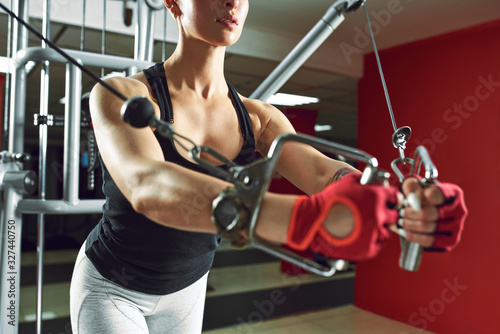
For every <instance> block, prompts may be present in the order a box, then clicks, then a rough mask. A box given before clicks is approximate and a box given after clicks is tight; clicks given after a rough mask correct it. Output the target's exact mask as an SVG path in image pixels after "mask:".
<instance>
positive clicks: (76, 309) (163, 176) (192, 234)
mask: <svg viewBox="0 0 500 334" xmlns="http://www.w3.org/2000/svg"><path fill="white" fill-rule="evenodd" d="M164 2H165V5H166V7H167V8H168V9H169V10H170V12H171V14H172V15H173V16H174V18H175V19H176V22H177V26H178V29H179V41H178V45H177V48H176V50H175V52H174V53H173V54H172V56H171V57H170V58H169V59H167V60H166V61H165V62H164V63H161V64H157V65H156V66H154V67H152V68H150V69H147V70H145V71H144V72H141V73H138V74H137V75H134V76H132V77H129V78H114V79H109V80H108V83H110V84H111V85H113V86H114V87H115V88H116V89H118V91H120V92H121V93H122V94H124V95H125V96H128V97H133V96H139V95H142V96H146V97H147V98H148V99H149V100H150V102H151V103H152V104H153V106H154V109H155V113H156V116H158V117H160V118H161V119H163V120H166V121H170V122H171V123H172V125H173V127H174V129H175V131H176V132H177V133H179V134H182V135H184V136H186V137H188V138H190V139H192V140H193V141H194V142H196V143H197V144H198V145H205V146H209V147H211V148H213V149H215V150H216V151H218V152H220V153H222V154H223V155H224V156H226V157H229V158H230V159H232V160H234V161H235V162H236V163H237V164H240V165H244V164H247V163H248V162H250V161H251V159H252V158H253V156H254V151H258V152H260V153H261V154H263V155H265V154H267V151H268V149H269V147H270V145H271V142H272V141H273V140H274V139H275V138H276V137H277V136H278V135H279V134H282V133H286V132H292V133H293V132H294V129H293V127H292V126H291V124H290V123H289V122H288V120H287V119H286V118H285V117H284V116H283V114H282V113H281V112H279V110H277V109H275V108H274V107H272V106H270V105H268V104H265V103H263V102H261V101H257V100H251V99H248V98H245V97H243V96H241V95H239V94H238V93H237V92H236V91H235V90H234V88H233V87H232V86H231V85H230V84H228V83H227V82H226V81H225V79H224V72H223V63H224V54H225V49H226V47H227V46H229V45H232V44H233V43H235V42H236V41H237V40H238V38H239V37H240V34H241V31H242V28H243V25H244V22H245V18H246V16H247V13H248V7H249V2H248V0H225V1H224V0H204V1H196V0H164ZM90 104H91V114H92V120H93V125H94V130H95V133H96V139H97V142H98V146H99V151H100V157H101V159H102V160H101V161H102V164H103V176H104V185H103V190H104V193H105V195H106V205H105V206H104V208H103V210H104V213H103V218H102V219H101V221H100V222H99V224H98V225H97V227H96V228H95V229H94V230H93V231H92V232H91V234H90V235H89V237H88V238H87V240H86V242H85V244H84V246H83V247H82V250H81V251H80V254H79V256H78V259H77V261H76V264H75V271H74V276H73V280H72V286H71V320H72V326H73V331H74V333H92V334H95V333H107V334H109V333H120V334H123V333H200V332H201V323H202V316H203V305H204V297H205V288H206V279H207V274H208V271H209V270H210V267H211V264H212V260H213V254H214V251H215V249H216V248H217V246H218V244H219V242H220V241H219V240H220V237H218V236H217V230H216V228H215V227H214V224H213V223H212V221H211V203H212V201H213V199H214V198H215V197H216V196H217V195H218V194H219V193H220V192H221V191H222V190H224V189H225V188H226V187H228V186H229V184H228V183H227V182H226V181H224V180H221V179H218V178H215V177H213V176H211V175H208V173H207V172H205V171H204V170H203V169H202V168H200V167H199V166H198V165H196V164H195V163H194V162H193V161H192V160H191V159H190V158H189V157H188V155H187V152H185V151H184V150H183V149H181V148H180V147H179V145H178V144H176V143H173V142H172V141H171V140H168V139H164V138H161V137H160V136H159V135H158V134H157V133H156V132H155V129H152V128H144V129H134V128H132V127H130V126H129V125H127V124H125V123H124V122H123V120H122V119H121V117H120V109H121V106H122V101H121V100H120V99H118V98H116V97H115V96H114V95H112V94H111V93H109V92H108V91H107V90H106V89H104V88H103V87H102V86H100V85H97V86H96V87H95V88H94V89H93V91H92V94H91V98H90ZM228 138H229V139H230V140H228ZM290 146H291V145H287V146H286V147H285V148H284V150H283V152H282V154H281V156H280V159H279V162H278V164H277V167H276V169H277V171H278V172H279V173H280V174H281V175H282V176H284V177H285V178H287V179H289V180H290V181H291V182H293V183H294V184H295V185H296V186H298V187H299V188H300V189H302V190H303V191H304V192H306V193H307V194H316V195H314V196H311V197H305V196H304V197H300V198H298V197H297V196H292V195H277V194H271V193H269V194H268V195H267V196H266V198H265V200H264V202H263V206H262V209H261V213H260V216H259V221H258V224H257V226H256V233H257V234H258V235H259V236H260V237H261V238H263V239H265V240H267V241H269V242H275V243H280V244H288V245H290V246H292V247H293V248H296V249H311V250H314V251H319V252H321V253H322V254H325V255H327V256H332V257H338V258H347V259H354V260H361V259H366V258H370V257H373V256H375V255H376V254H377V252H378V249H379V247H380V242H381V241H382V240H383V239H385V238H387V233H388V232H387V230H386V229H385V227H384V225H385V224H389V223H390V224H395V223H396V221H397V217H398V213H397V211H396V210H392V209H390V208H388V207H387V203H389V204H391V205H392V206H393V207H396V206H397V203H398V201H399V200H398V191H397V190H396V189H394V188H385V187H382V186H370V187H362V186H360V185H359V172H358V171H357V170H355V169H353V168H352V167H350V166H349V165H347V164H344V163H342V162H339V161H335V160H332V159H329V158H327V157H325V156H324V155H322V154H320V153H319V152H317V151H316V150H314V149H312V148H310V147H306V146H304V145H295V146H294V147H293V148H291V147H290ZM202 157H203V158H205V159H207V160H208V161H210V162H211V163H213V164H216V165H220V164H221V162H219V161H217V160H216V159H214V158H212V157H210V156H203V155H202ZM345 174H352V175H349V176H346V177H344V178H342V180H340V181H338V182H334V183H332V181H337V180H338V179H340V178H341V177H342V176H344V175H345ZM328 184H331V185H329V186H327V185H328ZM325 186H327V187H326V188H325ZM404 192H405V193H408V192H415V193H417V194H418V195H419V197H420V199H421V201H422V203H423V205H424V209H423V210H421V211H420V212H414V211H413V210H411V209H409V208H407V209H406V210H405V217H406V218H405V219H404V220H403V222H402V226H403V227H404V228H405V230H406V234H407V237H408V239H409V240H410V241H414V242H418V243H420V244H421V245H423V246H424V247H430V246H435V245H436V240H437V237H436V235H435V234H433V233H434V232H435V231H436V230H437V228H436V226H437V222H436V221H437V220H438V218H439V217H438V215H439V214H438V209H437V207H436V205H439V204H442V203H443V202H444V199H445V198H444V196H443V193H442V192H441V191H440V190H439V189H438V188H437V187H430V188H426V189H424V188H422V187H420V186H419V183H418V182H417V181H416V180H415V179H409V180H408V181H407V182H405V185H404ZM360 203H362V204H363V206H362V207H361V206H360V205H359V204H360ZM462 216H464V214H462ZM462 221H463V220H462ZM361 223H362V225H363V228H361ZM459 225H460V226H461V223H460V224H459ZM459 231H460V228H457V229H456V231H454V235H455V240H454V241H453V242H448V244H447V245H446V247H452V246H453V245H454V244H456V242H457V241H458V236H459V234H460V233H459ZM242 233H243V237H244V233H245V231H242Z"/></svg>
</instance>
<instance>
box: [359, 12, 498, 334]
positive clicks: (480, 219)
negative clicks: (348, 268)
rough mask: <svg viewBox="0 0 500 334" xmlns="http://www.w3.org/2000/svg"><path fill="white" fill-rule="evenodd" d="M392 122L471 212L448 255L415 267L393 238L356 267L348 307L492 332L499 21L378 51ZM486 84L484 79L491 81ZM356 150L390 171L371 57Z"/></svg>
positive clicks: (432, 325)
mask: <svg viewBox="0 0 500 334" xmlns="http://www.w3.org/2000/svg"><path fill="white" fill-rule="evenodd" d="M380 56H381V61H382V66H383V69H384V72H385V76H386V80H387V82H388V88H389V93H390V96H391V100H392V105H393V109H394V113H395V117H396V122H397V125H398V126H399V127H401V126H404V125H408V126H410V127H411V128H412V131H413V134H412V137H411V138H410V141H409V144H408V147H407V150H406V154H407V156H409V155H411V156H412V155H413V152H414V150H415V147H416V146H417V144H419V145H422V144H423V145H424V146H426V147H427V149H428V150H429V151H430V153H431V157H432V159H433V161H434V163H435V164H436V167H437V168H438V171H439V179H440V180H441V181H449V182H454V183H458V184H459V185H461V187H462V188H463V189H464V191H465V198H466V203H467V206H468V209H469V216H468V218H467V220H466V225H465V229H464V233H463V238H462V241H461V243H460V244H459V245H458V246H457V248H455V250H454V251H452V252H450V253H428V252H426V253H424V256H423V258H422V264H421V266H420V270H419V271H418V272H416V273H410V272H405V271H403V270H401V269H399V267H398V257H399V243H398V239H397V238H396V237H395V236H393V237H392V238H391V240H390V241H389V242H388V244H387V245H386V246H385V248H384V249H383V251H382V253H381V254H380V256H379V257H378V258H377V259H375V260H373V261H368V262H365V263H359V264H358V265H357V269H356V281H355V304H356V305H357V306H358V307H360V308H362V309H366V310H369V311H372V312H375V313H378V314H380V315H383V316H385V317H388V318H392V319H395V320H398V321H402V322H405V323H409V324H410V325H413V326H415V327H418V328H422V329H426V330H429V331H432V332H436V333H441V334H443V333H450V334H457V333H498V332H499V328H498V317H499V316H500V247H499V246H498V245H499V244H500V214H499V213H498V212H497V211H496V209H498V208H500V21H494V22H490V23H487V24H484V25H480V26H476V27H472V28H468V29H464V30H460V31H455V32H453V33H450V34H446V35H442V36H438V37H435V38H431V39H426V40H422V41H417V42H414V43H410V44H407V45H404V46H400V47H395V48H392V49H389V50H385V51H383V52H381V53H380ZM488 82H489V83H488ZM358 130H359V131H358V133H359V142H358V143H359V148H360V149H362V150H364V151H367V152H369V153H370V154H372V155H374V156H375V157H377V159H378V160H379V162H380V165H381V166H382V167H383V168H384V169H387V170H390V162H391V161H392V160H393V159H395V158H397V157H398V151H397V150H396V149H395V148H393V147H392V143H391V136H392V134H393V130H392V125H391V122H390V118H389V113H388V110H387V107H386V104H385V100H384V95H383V91H382V87H381V83H380V78H379V75H378V72H377V67H376V63H375V57H374V55H373V54H370V55H368V56H367V57H366V59H365V73H364V77H363V78H362V80H361V81H360V83H359V129H358Z"/></svg>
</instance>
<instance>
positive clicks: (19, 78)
mask: <svg viewBox="0 0 500 334" xmlns="http://www.w3.org/2000/svg"><path fill="white" fill-rule="evenodd" d="M0 5H1V4H0ZM12 9H13V10H14V11H15V12H17V13H19V17H20V18H21V19H22V20H24V21H25V22H26V21H28V4H27V1H25V0H19V1H14V4H13V7H12ZM12 26H13V29H12V57H13V58H15V57H16V55H17V53H18V51H19V50H21V49H25V48H26V47H28V31H27V30H26V29H25V27H23V26H22V25H21V24H19V22H18V21H17V20H14V23H13V25H12ZM26 81H27V78H26V70H25V68H24V67H23V68H17V69H16V71H15V72H14V73H13V76H12V81H11V92H10V93H11V100H10V102H11V104H10V113H9V139H8V141H9V145H8V151H9V152H23V151H24V120H25V114H24V110H25V108H26ZM20 111H21V112H20Z"/></svg>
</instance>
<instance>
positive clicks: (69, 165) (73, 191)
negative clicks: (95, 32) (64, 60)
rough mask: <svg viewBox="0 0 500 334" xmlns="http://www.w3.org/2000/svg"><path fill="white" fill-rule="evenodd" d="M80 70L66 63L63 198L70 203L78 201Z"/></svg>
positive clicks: (73, 203)
mask: <svg viewBox="0 0 500 334" xmlns="http://www.w3.org/2000/svg"><path fill="white" fill-rule="evenodd" d="M81 100H82V72H81V71H80V70H79V69H78V68H77V67H76V66H75V65H73V64H67V65H66V106H65V109H64V115H65V116H64V119H65V122H64V143H65V145H64V163H63V166H64V170H63V173H64V175H63V200H65V201H66V202H68V203H69V204H70V205H75V204H76V203H78V202H79V194H78V191H79V177H80V175H79V172H80V170H79V164H80V119H81V115H80V111H81Z"/></svg>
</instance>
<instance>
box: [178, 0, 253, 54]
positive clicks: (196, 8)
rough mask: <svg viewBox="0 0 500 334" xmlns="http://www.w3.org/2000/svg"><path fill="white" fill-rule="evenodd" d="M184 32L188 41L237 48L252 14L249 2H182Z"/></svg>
mask: <svg viewBox="0 0 500 334" xmlns="http://www.w3.org/2000/svg"><path fill="white" fill-rule="evenodd" d="M177 4H178V6H179V10H180V15H178V20H179V23H180V28H181V30H182V32H183V34H184V35H185V37H187V38H196V39H200V40H203V41H205V42H207V43H209V44H212V45H215V46H229V45H232V44H234V43H235V42H236V41H237V40H238V39H239V38H240V35H241V31H242V29H243V25H244V23H245V19H246V17H247V14H248V7H249V5H248V0H178V1H177Z"/></svg>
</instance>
